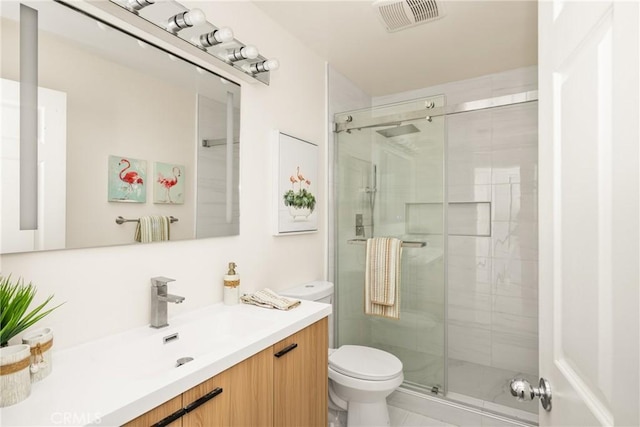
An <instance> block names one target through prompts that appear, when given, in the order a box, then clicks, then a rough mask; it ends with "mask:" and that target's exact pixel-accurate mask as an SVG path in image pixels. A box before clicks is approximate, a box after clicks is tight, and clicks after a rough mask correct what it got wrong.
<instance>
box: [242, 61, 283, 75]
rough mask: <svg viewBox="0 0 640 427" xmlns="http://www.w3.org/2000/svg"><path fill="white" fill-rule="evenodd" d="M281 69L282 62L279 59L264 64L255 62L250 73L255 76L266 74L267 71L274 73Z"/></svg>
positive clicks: (263, 62) (250, 67)
mask: <svg viewBox="0 0 640 427" xmlns="http://www.w3.org/2000/svg"><path fill="white" fill-rule="evenodd" d="M278 68H280V61H278V60H277V59H275V58H274V59H267V60H266V61H262V62H255V63H253V64H251V65H250V66H249V71H250V72H251V73H253V74H258V73H264V72H266V71H273V70H277V69H278Z"/></svg>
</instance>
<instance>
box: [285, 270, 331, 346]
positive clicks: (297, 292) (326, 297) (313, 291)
mask: <svg viewBox="0 0 640 427" xmlns="http://www.w3.org/2000/svg"><path fill="white" fill-rule="evenodd" d="M278 293H279V294H280V295H282V296H285V297H290V298H296V299H299V300H303V301H316V302H323V303H326V304H331V314H330V315H329V348H333V283H331V282H326V281H323V280H317V281H314V282H309V283H303V284H302V285H297V286H294V287H292V288H289V289H284V290H282V291H278Z"/></svg>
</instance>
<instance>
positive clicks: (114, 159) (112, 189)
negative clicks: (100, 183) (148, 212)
mask: <svg viewBox="0 0 640 427" xmlns="http://www.w3.org/2000/svg"><path fill="white" fill-rule="evenodd" d="M108 174H109V176H108V180H109V188H108V196H107V197H108V200H109V201H110V202H129V203H145V202H146V201H147V162H146V160H138V159H132V158H131V157H124V156H109V171H108Z"/></svg>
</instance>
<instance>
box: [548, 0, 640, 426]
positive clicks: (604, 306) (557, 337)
mask: <svg viewBox="0 0 640 427" xmlns="http://www.w3.org/2000/svg"><path fill="white" fill-rule="evenodd" d="M538 19H539V36H538V37H539V52H540V53H539V67H540V68H539V76H540V78H539V88H540V102H539V108H540V112H539V120H540V134H539V135H540V142H539V165H540V181H539V182H540V188H539V207H540V208H539V209H540V212H539V217H540V222H539V224H540V229H539V233H540V234H539V239H540V240H539V245H540V246H539V248H540V267H539V268H540V275H539V277H540V313H539V315H540V330H539V331H540V341H539V343H540V376H542V377H544V378H546V379H547V380H549V383H550V385H551V389H552V405H553V406H552V410H551V411H550V412H547V411H545V410H543V409H541V410H540V425H541V426H545V425H548V426H564V425H578V426H588V425H598V426H600V425H602V426H614V425H615V426H638V425H639V424H640V415H639V411H640V409H639V408H640V395H639V388H640V386H639V384H640V378H639V374H638V368H639V364H640V358H639V351H638V343H639V340H640V337H639V317H638V311H639V306H640V299H639V298H640V296H639V287H640V284H639V283H640V282H639V280H640V278H639V274H638V264H639V261H640V255H639V250H638V245H639V241H640V234H639V233H640V231H639V230H640V228H639V222H640V213H639V195H640V180H639V173H638V169H639V164H640V158H639V150H638V146H639V145H640V140H639V136H640V132H639V126H640V125H639V122H640V109H639V107H638V102H639V101H638V99H639V97H640V88H639V84H638V81H639V79H640V67H639V55H640V47H639V45H640V44H639V28H640V25H639V24H640V7H639V3H638V2H637V1H629V2H623V1H605V2H593V1H586V2H576V1H554V2H551V1H540V3H539V16H538Z"/></svg>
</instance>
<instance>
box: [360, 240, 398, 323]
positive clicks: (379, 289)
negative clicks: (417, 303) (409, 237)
mask: <svg viewBox="0 0 640 427" xmlns="http://www.w3.org/2000/svg"><path fill="white" fill-rule="evenodd" d="M365 264H366V265H365V284H364V289H365V295H364V304H365V313H366V314H370V315H373V316H382V317H388V318H391V319H399V318H400V273H401V271H402V240H400V239H396V238H394V237H374V238H371V239H368V240H367V253H366V261H365Z"/></svg>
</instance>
